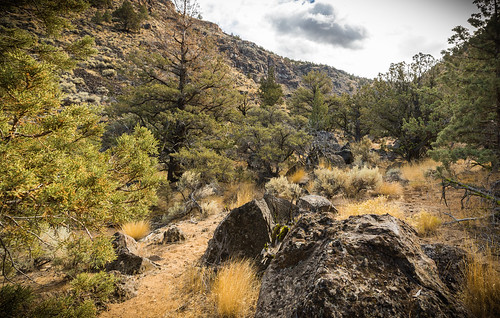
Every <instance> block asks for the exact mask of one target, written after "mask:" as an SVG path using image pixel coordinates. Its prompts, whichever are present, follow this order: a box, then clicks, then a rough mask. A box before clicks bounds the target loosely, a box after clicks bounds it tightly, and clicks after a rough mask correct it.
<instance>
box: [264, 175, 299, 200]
mask: <svg viewBox="0 0 500 318" xmlns="http://www.w3.org/2000/svg"><path fill="white" fill-rule="evenodd" d="M265 187H266V191H267V192H268V193H269V194H272V195H274V196H277V197H280V198H285V199H288V200H294V199H296V198H298V197H299V196H300V194H301V192H302V189H301V188H300V186H299V185H298V184H295V183H290V182H289V181H288V179H287V178H286V177H285V176H281V177H278V178H272V179H271V180H269V182H268V183H266V186H265Z"/></svg>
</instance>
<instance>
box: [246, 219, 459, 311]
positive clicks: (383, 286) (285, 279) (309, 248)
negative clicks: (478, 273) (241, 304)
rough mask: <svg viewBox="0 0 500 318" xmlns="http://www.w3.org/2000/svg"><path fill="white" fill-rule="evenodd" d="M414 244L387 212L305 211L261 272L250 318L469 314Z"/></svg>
mask: <svg viewBox="0 0 500 318" xmlns="http://www.w3.org/2000/svg"><path fill="white" fill-rule="evenodd" d="M418 241H419V240H418V238H417V236H416V233H415V231H414V229H413V228H411V227H410V226H408V225H407V224H406V223H404V222H402V221H400V220H398V219H396V218H394V217H392V216H389V215H382V216H380V215H363V216H355V217H350V218H349V219H347V220H342V221H337V220H335V219H334V218H333V215H332V214H330V213H322V214H317V213H307V214H304V215H303V216H302V217H301V219H300V220H299V221H298V222H297V224H296V225H295V226H294V227H293V229H292V230H291V232H290V233H289V234H288V236H287V237H286V238H285V240H284V242H283V243H282V245H281V248H280V250H279V251H278V253H277V254H276V256H275V258H274V259H273V260H272V262H271V264H270V265H269V267H268V268H267V270H266V271H265V273H264V276H263V279H262V287H261V291H260V295H259V300H258V304H257V312H256V315H255V317H258V318H267V317H269V318H271V317H308V318H310V317H467V316H468V313H467V312H466V311H465V309H463V307H462V306H461V305H460V304H459V303H457V301H456V300H455V299H454V298H453V297H452V296H451V293H450V291H449V290H448V289H447V287H446V286H445V285H444V284H443V283H442V282H441V280H440V278H439V275H438V270H437V268H436V265H435V264H434V262H433V261H432V260H431V259H430V258H428V257H427V256H426V255H425V253H424V252H423V251H422V249H421V247H420V245H419V243H418Z"/></svg>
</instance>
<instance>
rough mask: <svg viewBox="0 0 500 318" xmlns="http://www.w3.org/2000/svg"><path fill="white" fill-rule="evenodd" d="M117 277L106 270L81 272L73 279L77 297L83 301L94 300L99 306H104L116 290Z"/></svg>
mask: <svg viewBox="0 0 500 318" xmlns="http://www.w3.org/2000/svg"><path fill="white" fill-rule="evenodd" d="M116 280H117V279H116V277H115V276H114V275H112V274H108V273H106V272H102V271H101V272H99V273H96V274H91V273H81V274H78V275H77V276H76V278H75V279H74V280H73V281H71V287H72V291H73V293H74V295H75V298H77V299H78V301H80V302H81V303H84V302H86V301H89V300H90V301H92V302H93V303H95V304H96V305H97V306H103V305H104V304H106V303H107V302H108V301H109V297H110V296H111V295H112V294H113V292H114V291H115V283H116Z"/></svg>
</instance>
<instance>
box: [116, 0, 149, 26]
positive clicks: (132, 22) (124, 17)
mask: <svg viewBox="0 0 500 318" xmlns="http://www.w3.org/2000/svg"><path fill="white" fill-rule="evenodd" d="M113 17H115V18H116V19H117V21H118V22H119V23H121V25H122V28H123V29H124V30H125V31H138V30H139V28H140V27H141V23H142V22H143V21H144V20H146V19H147V9H146V8H145V7H141V8H140V10H139V12H136V11H135V9H134V6H133V5H132V3H130V2H129V1H128V0H125V1H123V4H122V5H121V6H120V7H119V8H118V9H116V10H115V11H114V12H113Z"/></svg>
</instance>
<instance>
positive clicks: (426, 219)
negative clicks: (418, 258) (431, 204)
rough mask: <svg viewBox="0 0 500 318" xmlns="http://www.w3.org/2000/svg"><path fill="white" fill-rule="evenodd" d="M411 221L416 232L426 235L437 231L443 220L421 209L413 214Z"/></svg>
mask: <svg viewBox="0 0 500 318" xmlns="http://www.w3.org/2000/svg"><path fill="white" fill-rule="evenodd" d="M412 223H414V225H415V228H416V229H417V232H418V234H420V235H423V236H428V235H432V234H435V233H436V232H437V229H438V227H439V226H440V225H441V224H442V223H443V220H441V218H439V217H437V216H435V215H432V214H430V213H429V212H427V211H421V212H419V213H418V214H417V215H416V216H415V218H414V222H412Z"/></svg>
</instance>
